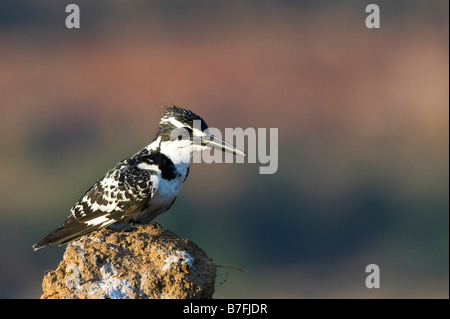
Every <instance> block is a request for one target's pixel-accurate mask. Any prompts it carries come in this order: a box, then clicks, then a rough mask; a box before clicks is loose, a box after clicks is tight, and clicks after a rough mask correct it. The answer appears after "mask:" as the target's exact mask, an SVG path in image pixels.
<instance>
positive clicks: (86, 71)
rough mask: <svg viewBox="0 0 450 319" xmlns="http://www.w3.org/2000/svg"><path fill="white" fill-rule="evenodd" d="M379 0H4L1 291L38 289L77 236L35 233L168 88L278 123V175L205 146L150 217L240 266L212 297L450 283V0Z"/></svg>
mask: <svg viewBox="0 0 450 319" xmlns="http://www.w3.org/2000/svg"><path fill="white" fill-rule="evenodd" d="M71 2H73V3H76V4H78V5H79V6H80V9H81V28H80V29H78V30H69V29H66V27H65V18H66V16H67V14H66V13H65V7H66V5H67V4H69V3H71ZM375 3H376V4H378V5H379V6H380V10H381V28H380V29H377V30H375V29H372V30H369V29H367V28H366V27H365V18H366V16H367V14H366V13H365V6H366V5H367V4H368V3H365V2H362V1H206V0H204V1H173V0H170V1H167V0H165V1H163V0H161V1H143V0H142V1H131V2H127V1H106V0H104V1H95V3H93V2H92V1H87V0H83V1H81V0H76V1H56V0H55V1H45V2H37V1H9V0H8V1H2V2H1V3H0V173H1V175H0V297H2V298H38V297H39V296H40V294H41V282H42V278H43V276H44V274H45V272H46V271H48V270H50V269H55V268H56V267H57V265H58V263H59V261H60V260H61V258H62V255H63V252H64V249H65V248H64V247H63V248H58V247H50V248H46V249H43V250H40V251H38V252H33V251H32V249H31V245H32V244H33V243H35V242H36V241H37V240H39V239H40V238H41V237H42V236H43V235H45V234H47V233H48V232H49V231H51V230H52V229H53V228H54V227H55V226H57V225H59V224H60V223H61V222H62V221H63V220H64V219H65V218H66V217H67V216H68V214H69V210H70V208H71V207H72V205H73V204H74V203H75V202H76V200H77V199H78V198H79V197H80V196H81V195H82V194H83V193H84V191H85V190H86V189H87V188H89V187H90V186H91V184H92V183H93V182H95V181H96V180H97V179H99V178H100V177H102V175H103V174H104V173H105V172H106V171H107V170H109V169H110V168H112V167H113V166H114V165H115V164H116V163H117V162H119V161H120V160H122V159H123V158H125V157H127V156H129V155H131V154H134V153H135V152H136V151H138V150H139V149H140V148H142V147H143V146H145V145H147V144H148V143H149V142H150V141H151V140H152V138H153V136H154V134H155V133H156V130H157V125H158V120H159V118H160V116H161V113H162V112H163V108H162V107H161V106H162V105H173V104H175V105H177V106H182V107H186V108H189V109H192V110H193V111H194V112H196V113H198V114H200V115H201V116H202V117H204V119H205V120H206V122H207V123H208V124H209V125H210V126H213V127H217V128H219V129H221V130H224V128H225V127H242V128H247V127H254V128H259V127H261V128H270V127H276V128H278V129H279V168H278V171H277V173H276V174H274V175H259V174H258V166H259V165H258V164H210V165H207V164H193V165H192V166H191V173H190V176H189V178H188V180H187V183H186V185H185V187H184V188H183V190H182V192H181V194H180V196H179V197H178V199H177V201H176V202H175V204H174V206H173V207H172V209H171V210H170V211H169V212H166V214H164V215H163V216H161V217H159V218H158V219H157V221H158V222H159V223H161V224H162V226H163V227H164V228H166V229H169V230H171V231H174V232H176V233H178V234H179V235H180V236H182V237H185V238H189V239H191V240H193V241H195V242H196V243H197V244H198V245H199V246H200V247H202V248H203V249H204V250H205V252H206V253H207V254H208V255H209V256H210V257H211V258H213V260H214V261H215V262H216V263H217V264H220V265H230V266H236V267H241V268H244V269H246V270H248V273H246V274H243V273H240V272H238V271H235V270H232V269H225V268H222V269H220V268H219V270H218V271H219V274H218V279H217V284H216V293H215V297H216V298H227V297H231V298H260V297H267V298H448V296H449V290H448V289H449V268H448V267H449V195H448V194H449V193H448V192H449V88H448V85H449V60H448V58H449V38H448V37H449V17H448V14H449V8H448V6H449V3H448V1H395V2H394V1H376V2H375ZM372 263H375V264H377V265H378V266H379V267H380V270H381V288H379V289H367V288H366V286H365V278H366V275H367V274H366V273H365V268H366V266H367V265H368V264H372Z"/></svg>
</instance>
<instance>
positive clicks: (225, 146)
mask: <svg viewBox="0 0 450 319" xmlns="http://www.w3.org/2000/svg"><path fill="white" fill-rule="evenodd" d="M201 143H202V146H208V147H219V148H220V149H221V150H222V151H223V152H231V153H234V154H236V155H241V156H247V154H245V152H243V151H241V150H240V149H238V148H237V147H236V146H234V145H233V144H230V143H227V142H225V141H224V140H222V139H220V138H218V137H215V136H214V135H212V134H209V133H206V135H205V136H203V137H202V142H201Z"/></svg>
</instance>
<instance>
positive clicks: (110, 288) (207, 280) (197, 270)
mask: <svg viewBox="0 0 450 319" xmlns="http://www.w3.org/2000/svg"><path fill="white" fill-rule="evenodd" d="M215 277H216V266H215V264H214V263H213V262H212V260H211V259H210V258H208V256H206V254H205V253H204V252H203V251H202V250H201V249H200V248H199V247H198V246H197V245H196V244H195V243H194V242H192V241H189V240H187V239H181V238H179V237H178V236H177V235H176V234H174V233H172V232H170V231H167V230H163V229H161V228H160V227H159V225H157V224H154V223H153V224H149V225H145V226H141V227H140V228H138V229H137V230H135V231H131V232H117V231H113V230H110V229H107V228H104V229H101V230H99V231H96V232H94V233H92V234H90V235H89V236H85V237H83V238H81V239H79V240H77V241H75V242H73V243H71V244H69V245H68V246H67V249H66V251H65V253H64V258H63V260H62V261H61V262H60V264H59V266H58V268H57V269H56V270H54V271H51V272H49V273H48V274H47V275H46V276H45V277H44V280H43V283H42V288H43V290H44V293H43V294H42V296H41V298H89V299H93V298H152V299H159V298H178V299H186V298H212V294H213V293H214V281H215Z"/></svg>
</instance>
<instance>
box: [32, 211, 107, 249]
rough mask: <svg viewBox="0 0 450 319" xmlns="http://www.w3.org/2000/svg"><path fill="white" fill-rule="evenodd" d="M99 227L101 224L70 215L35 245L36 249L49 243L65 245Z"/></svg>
mask: <svg viewBox="0 0 450 319" xmlns="http://www.w3.org/2000/svg"><path fill="white" fill-rule="evenodd" d="M98 228H99V225H88V224H86V223H80V222H79V221H77V220H76V219H75V218H74V217H72V216H70V217H69V218H67V219H66V221H65V222H64V223H62V224H61V225H60V226H59V227H58V228H56V229H55V230H54V231H52V232H51V233H50V234H48V235H47V236H45V237H44V238H42V239H41V240H40V241H38V242H37V243H36V244H34V245H33V249H34V250H35V251H36V250H38V249H41V248H43V247H45V246H48V245H60V246H61V245H64V244H68V243H70V242H71V241H74V240H76V239H78V238H80V237H81V236H83V235H86V234H88V233H90V232H92V231H94V230H96V229H98Z"/></svg>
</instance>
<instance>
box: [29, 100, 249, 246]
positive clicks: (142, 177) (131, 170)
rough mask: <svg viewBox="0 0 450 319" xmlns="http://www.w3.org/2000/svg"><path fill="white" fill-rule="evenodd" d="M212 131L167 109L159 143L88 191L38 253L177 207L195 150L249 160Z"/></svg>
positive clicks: (191, 117) (186, 113)
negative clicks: (213, 150) (218, 150)
mask: <svg viewBox="0 0 450 319" xmlns="http://www.w3.org/2000/svg"><path fill="white" fill-rule="evenodd" d="M196 123H197V125H195V124H196ZM207 128H208V126H207V125H206V123H205V121H204V120H203V119H202V118H201V117H200V116H198V115H196V114H194V113H193V112H191V111H188V110H185V109H182V108H178V107H176V106H173V107H166V113H165V114H164V116H163V117H162V118H161V120H160V122H159V129H158V132H157V134H156V136H155V138H154V140H153V141H152V142H151V143H150V144H149V145H148V146H147V147H145V148H143V149H142V150H141V151H139V152H138V153H136V154H134V155H133V156H131V157H129V158H127V159H124V160H123V161H121V162H120V163H118V164H117V165H116V166H115V167H114V168H113V169H111V170H110V171H108V172H107V173H106V174H105V176H103V178H101V179H100V180H99V181H97V182H96V183H95V184H94V185H93V186H92V187H91V188H89V189H88V190H87V191H86V193H85V194H84V195H83V196H82V197H81V198H80V199H79V200H78V202H77V203H76V204H75V206H73V207H72V209H71V214H70V215H69V217H68V218H67V219H66V220H65V221H64V222H63V223H62V224H61V225H60V226H59V227H58V228H56V229H55V230H54V231H53V232H51V233H50V234H48V235H47V236H45V237H44V238H43V239H41V240H40V241H39V242H38V243H36V244H35V245H33V248H34V250H38V249H40V248H42V247H45V246H48V245H64V244H67V243H69V242H71V241H73V240H75V239H78V238H80V237H81V236H84V235H86V234H89V233H91V232H93V231H95V230H98V229H100V228H103V227H107V226H109V227H110V228H113V229H116V230H132V229H133V227H132V225H131V224H130V223H138V224H145V223H149V222H150V221H152V220H153V219H154V218H155V217H156V216H158V215H160V214H162V213H164V212H165V211H166V210H168V209H169V208H170V207H171V206H172V204H173V202H174V201H175V199H176V198H177V195H178V193H179V191H180V189H181V186H183V183H184V181H185V180H186V177H187V175H188V173H189V163H190V159H191V157H192V153H193V152H194V151H202V150H203V149H205V148H208V147H220V148H221V149H222V151H229V152H233V153H235V154H239V155H241V156H246V154H245V153H244V152H242V151H241V150H239V149H237V148H236V147H235V146H233V145H231V144H229V143H227V142H225V141H223V140H221V139H219V138H217V137H215V136H214V135H211V134H209V133H208V130H207ZM196 141H197V142H196Z"/></svg>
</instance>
